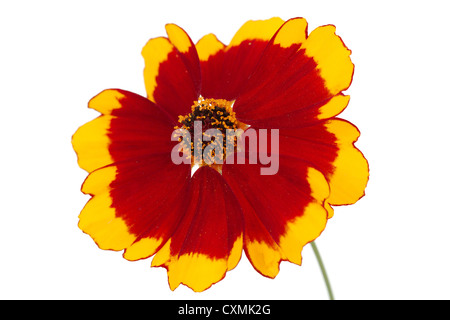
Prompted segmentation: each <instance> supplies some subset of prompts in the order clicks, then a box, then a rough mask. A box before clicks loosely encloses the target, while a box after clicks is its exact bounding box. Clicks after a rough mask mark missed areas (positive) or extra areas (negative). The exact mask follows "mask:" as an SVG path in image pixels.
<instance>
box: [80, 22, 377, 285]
mask: <svg viewBox="0 0 450 320" xmlns="http://www.w3.org/2000/svg"><path fill="white" fill-rule="evenodd" d="M166 30H167V34H168V37H160V38H154V39H151V40H150V41H149V42H148V43H147V44H146V45H145V47H144V48H143V50H142V55H143V57H144V60H145V69H144V81H145V87H146V91H147V97H142V96H140V95H137V94H135V93H132V92H129V91H125V90H120V89H109V90H105V91H103V92H101V93H99V94H98V95H97V96H95V97H94V98H92V99H91V100H90V102H89V107H90V108H93V109H95V110H97V111H99V112H100V113H101V115H100V116H99V117H98V118H96V119H94V120H92V121H91V122H89V123H87V124H85V125H83V126H82V127H80V128H79V129H78V131H77V132H76V133H75V134H74V136H73V141H72V143H73V147H74V149H75V151H76V152H77V154H78V163H79V165H80V167H81V168H83V169H85V170H87V171H88V172H89V176H88V177H87V179H86V180H85V182H84V183H83V186H82V191H83V192H84V193H86V194H90V195H91V196H92V198H91V199H90V200H89V201H88V203H87V204H86V206H85V207H84V209H83V210H82V212H81V214H80V216H79V218H80V221H79V227H80V228H81V230H83V231H84V232H85V233H87V234H89V235H90V236H91V237H92V238H93V239H94V241H95V242H96V243H97V245H98V246H99V247H100V248H101V249H109V250H117V251H119V250H124V253H123V256H124V258H126V259H128V260H139V259H145V258H148V257H151V256H154V257H153V260H152V266H162V267H165V268H166V269H167V271H168V277H169V285H170V288H171V289H172V290H173V289H175V288H176V287H178V286H179V285H180V284H181V283H183V284H185V285H187V286H189V287H190V288H192V289H193V290H194V291H203V290H205V289H207V288H209V287H210V286H211V285H212V284H214V283H216V282H218V281H220V280H221V279H222V278H223V277H224V276H225V274H226V272H227V271H228V270H231V269H233V268H234V267H235V266H236V265H237V264H238V262H239V260H240V258H241V254H242V251H244V252H245V254H246V255H247V257H248V259H249V261H250V262H251V263H252V265H253V267H254V268H255V269H256V270H257V271H258V272H260V273H261V274H262V275H264V276H267V277H271V278H273V277H275V276H276V275H277V273H278V272H279V264H280V262H281V261H283V260H287V261H290V262H293V263H295V264H299V265H300V264H301V261H302V257H301V251H302V248H303V246H304V245H305V244H307V243H309V242H311V241H313V240H314V239H315V238H317V237H318V236H319V235H320V234H321V232H322V231H323V230H324V228H325V225H326V222H327V219H329V218H331V217H332V216H333V209H332V207H331V205H344V204H352V203H354V202H356V201H357V200H358V199H359V198H361V197H362V196H363V195H364V189H365V186H366V184H367V180H368V164H367V161H366V160H365V158H364V157H363V155H362V154H361V152H360V151H359V150H358V149H357V148H356V147H355V146H354V142H355V141H356V140H357V138H358V137H359V131H358V129H357V128H356V127H355V126H353V125H352V124H350V123H349V122H347V121H345V120H341V119H337V118H335V117H336V115H338V114H339V113H340V112H342V110H344V108H345V107H346V106H347V104H348V102H349V97H348V96H346V95H344V94H343V93H342V91H344V90H346V89H347V88H348V87H349V86H350V83H351V80H352V75H353V64H352V62H351V60H350V57H349V56H350V50H349V49H347V48H346V46H345V45H344V44H343V42H342V40H341V38H340V37H338V36H337V35H336V34H335V27H334V26H331V25H327V26H323V27H319V28H317V29H315V30H314V31H312V32H311V33H310V34H309V35H308V34H307V23H306V21H305V20H304V19H302V18H295V19H290V20H288V21H286V22H284V21H283V20H281V19H279V18H272V19H269V20H262V21H248V22H247V23H245V24H244V25H243V26H242V27H241V28H240V29H239V30H238V32H237V33H236V35H235V36H234V37H233V39H232V40H231V42H230V44H229V45H224V44H223V43H221V42H220V41H219V40H217V38H216V37H215V36H214V35H212V34H209V35H206V36H204V37H203V38H201V39H200V40H199V41H198V42H197V43H196V44H194V43H193V42H192V40H191V39H190V38H189V36H188V35H187V33H186V32H185V31H184V30H183V29H181V28H180V27H178V26H176V25H174V24H169V25H167V26H166ZM174 130H182V131H183V130H184V131H183V132H184V133H185V134H186V136H178V138H175V139H174V138H173V134H174ZM228 133H230V134H232V133H234V135H231V136H229V135H228ZM221 135H224V136H225V137H226V138H225V139H223V140H221V139H222V138H221ZM187 137H189V139H188V138H187ZM239 138H242V139H241V140H239ZM252 139H253V140H252ZM238 140H239V141H242V140H243V141H247V143H244V144H242V145H240V144H239V143H238V142H237V141H238ZM249 141H250V142H249ZM251 141H256V144H252V143H251ZM255 145H256V146H257V150H256V151H255V150H253V149H251V147H252V146H255ZM181 151H183V153H184V157H185V158H186V159H189V160H188V161H183V160H181V161H178V162H177V161H174V158H173V157H174V154H179V153H180V152H181ZM218 155H220V157H217V156H218ZM196 156H200V159H196ZM239 157H240V158H239ZM239 159H241V160H242V161H239ZM271 162H273V163H271ZM275 162H276V163H275ZM197 165H198V166H199V168H198V170H194V168H196V167H197ZM272 165H273V166H272ZM268 166H272V169H273V170H271V171H270V172H268V171H264V169H268V168H267V167H268Z"/></svg>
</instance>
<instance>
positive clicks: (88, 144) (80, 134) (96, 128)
mask: <svg viewBox="0 0 450 320" xmlns="http://www.w3.org/2000/svg"><path fill="white" fill-rule="evenodd" d="M111 119H113V117H112V116H100V117H98V118H96V119H94V120H92V121H90V122H88V123H86V124H85V125H83V126H82V127H80V128H79V129H78V130H77V131H76V132H75V134H74V135H73V137H72V146H73V148H74V150H75V151H76V153H77V155H78V165H79V166H80V168H82V169H84V170H86V171H88V172H91V171H94V170H95V169H98V168H100V167H103V166H106V165H109V164H111V163H112V162H113V160H112V158H111V155H110V153H109V150H108V147H109V145H110V143H111V141H110V139H109V137H108V133H109V128H110V124H111Z"/></svg>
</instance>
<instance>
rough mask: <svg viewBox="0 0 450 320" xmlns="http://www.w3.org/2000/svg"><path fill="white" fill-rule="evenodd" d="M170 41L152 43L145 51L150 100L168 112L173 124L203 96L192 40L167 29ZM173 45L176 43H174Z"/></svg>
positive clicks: (173, 26) (146, 85)
mask: <svg viewBox="0 0 450 320" xmlns="http://www.w3.org/2000/svg"><path fill="white" fill-rule="evenodd" d="M167 32H168V34H169V38H165V37H159V38H154V39H150V40H149V41H148V42H147V44H146V45H145V46H144V48H143V49H142V56H143V57H144V62H145V68H144V82H145V88H146V91H147V97H148V99H150V100H151V101H153V102H155V103H156V104H157V105H158V106H159V107H161V108H162V109H164V110H165V112H167V113H168V114H169V115H170V117H171V118H172V119H173V121H175V123H176V121H177V120H178V116H179V115H183V114H187V113H189V111H190V108H191V105H192V102H193V101H195V100H197V98H198V95H199V93H200V84H201V82H200V69H199V68H200V66H199V62H198V56H197V52H196V50H195V46H194V44H193V43H192V41H191V40H190V38H189V36H188V35H187V34H186V33H185V32H184V31H183V30H182V29H181V28H179V27H177V26H175V25H172V24H171V25H167ZM172 41H173V42H172Z"/></svg>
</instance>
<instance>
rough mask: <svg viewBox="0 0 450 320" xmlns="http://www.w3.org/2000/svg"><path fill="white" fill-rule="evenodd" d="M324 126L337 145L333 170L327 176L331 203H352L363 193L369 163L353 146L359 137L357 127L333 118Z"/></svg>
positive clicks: (367, 177) (367, 176)
mask: <svg viewBox="0 0 450 320" xmlns="http://www.w3.org/2000/svg"><path fill="white" fill-rule="evenodd" d="M326 128H327V130H328V131H329V132H331V133H333V134H334V135H335V136H336V139H337V142H336V143H337V145H338V147H339V150H338V154H337V158H336V160H335V161H334V163H333V165H334V167H335V170H334V172H333V173H332V174H331V175H330V176H329V177H328V180H329V184H330V190H331V192H330V197H329V198H328V202H329V203H330V204H332V205H343V204H352V203H355V202H356V201H358V200H359V199H360V198H361V197H362V196H363V195H364V190H365V188H366V185H367V181H368V179H369V165H368V163H367V160H366V159H365V158H364V156H363V155H362V153H361V152H360V151H359V150H358V149H357V148H356V147H355V146H354V142H355V141H356V140H357V139H358V137H359V131H358V129H357V128H356V127H355V126H353V125H352V124H351V123H349V122H347V121H344V120H339V119H334V120H329V121H328V122H327V123H326Z"/></svg>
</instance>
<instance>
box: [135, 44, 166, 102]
mask: <svg viewBox="0 0 450 320" xmlns="http://www.w3.org/2000/svg"><path fill="white" fill-rule="evenodd" d="M173 50H174V46H173V45H172V43H170V41H169V39H167V38H163V37H160V38H154V39H150V40H149V41H148V42H147V44H146V45H145V46H144V48H143V49H142V56H143V57H144V61H145V68H144V82H145V89H146V90H147V97H148V98H149V99H150V100H151V101H153V102H155V98H154V96H153V94H154V92H155V89H156V86H157V82H156V78H157V77H158V74H159V66H160V64H161V63H163V62H164V61H166V60H167V59H168V56H169V54H170V53H171V52H172V51H173Z"/></svg>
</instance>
